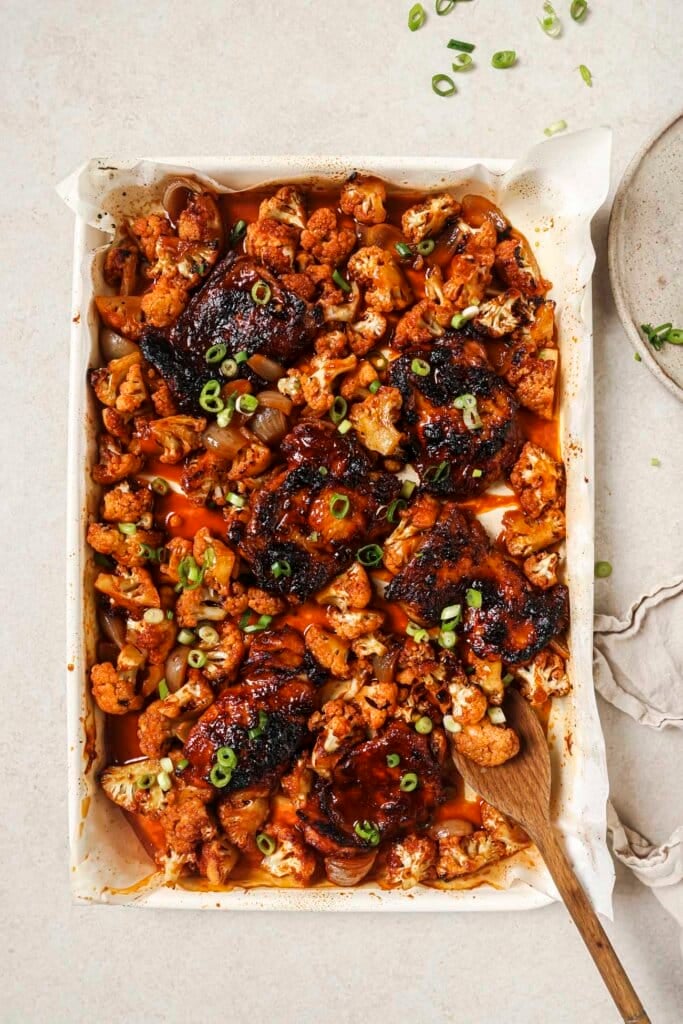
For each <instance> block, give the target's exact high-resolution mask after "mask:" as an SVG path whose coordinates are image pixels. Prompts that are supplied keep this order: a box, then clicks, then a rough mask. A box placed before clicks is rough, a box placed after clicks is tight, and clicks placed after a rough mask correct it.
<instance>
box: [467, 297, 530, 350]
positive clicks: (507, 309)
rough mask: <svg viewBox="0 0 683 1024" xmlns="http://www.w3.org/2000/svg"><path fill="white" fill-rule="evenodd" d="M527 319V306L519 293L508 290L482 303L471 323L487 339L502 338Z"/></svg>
mask: <svg viewBox="0 0 683 1024" xmlns="http://www.w3.org/2000/svg"><path fill="white" fill-rule="evenodd" d="M528 318H529V304H528V303H527V302H526V300H525V299H523V298H522V294H521V292H518V291H516V290H515V289H510V290H509V291H506V292H502V293H501V294H500V295H494V296H493V298H492V299H489V300H488V302H483V303H482V304H481V305H480V306H479V312H478V313H477V315H476V316H475V318H474V321H473V323H474V325H475V327H477V328H478V329H479V330H481V331H483V332H484V333H485V334H487V335H488V336H489V338H504V337H505V335H506V334H512V332H513V331H514V330H516V329H517V327H519V326H520V324H522V323H525V322H526V321H527V320H528Z"/></svg>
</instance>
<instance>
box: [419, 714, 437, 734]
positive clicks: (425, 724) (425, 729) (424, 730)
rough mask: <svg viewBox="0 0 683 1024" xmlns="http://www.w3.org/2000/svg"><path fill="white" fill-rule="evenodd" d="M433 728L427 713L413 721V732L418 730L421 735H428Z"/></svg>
mask: <svg viewBox="0 0 683 1024" xmlns="http://www.w3.org/2000/svg"><path fill="white" fill-rule="evenodd" d="M433 728H434V723H433V722H432V720H431V718H430V717H429V715H422V716H421V717H420V718H418V720H417V722H416V723H415V732H419V733H420V735H421V736H428V735H429V733H430V732H431V731H432V729H433Z"/></svg>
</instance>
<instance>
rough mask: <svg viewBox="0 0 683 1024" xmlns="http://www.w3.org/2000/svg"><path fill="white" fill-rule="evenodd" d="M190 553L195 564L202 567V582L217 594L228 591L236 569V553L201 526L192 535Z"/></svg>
mask: <svg viewBox="0 0 683 1024" xmlns="http://www.w3.org/2000/svg"><path fill="white" fill-rule="evenodd" d="M192 554H193V555H194V558H195V561H196V562H197V564H198V565H201V566H203V568H204V577H203V578H204V583H205V584H206V585H207V586H208V587H211V588H212V589H213V590H217V591H218V593H219V594H227V593H229V591H230V584H231V582H232V578H233V576H236V575H237V569H238V561H237V555H236V554H235V552H234V551H233V550H232V548H230V547H228V545H227V544H224V543H223V541H222V540H218V538H217V537H212V536H211V532H210V531H209V530H208V529H207V527H206V526H202V527H201V528H200V529H199V530H197V532H196V533H195V535H194V542H193V545H192Z"/></svg>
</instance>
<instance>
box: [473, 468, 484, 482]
mask: <svg viewBox="0 0 683 1024" xmlns="http://www.w3.org/2000/svg"><path fill="white" fill-rule="evenodd" d="M483 475H484V471H483V469H473V470H472V476H473V477H474V479H475V480H478V479H479V477H480V476H483Z"/></svg>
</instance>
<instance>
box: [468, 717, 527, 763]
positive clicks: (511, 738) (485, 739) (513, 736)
mask: <svg viewBox="0 0 683 1024" xmlns="http://www.w3.org/2000/svg"><path fill="white" fill-rule="evenodd" d="M453 742H454V744H455V746H456V749H457V750H458V751H459V752H460V753H461V754H463V755H464V756H465V757H469V759H470V760H471V761H474V762H475V764H479V765H482V767H484V768H493V767H494V766H495V765H497V764H503V763H504V762H505V761H509V760H510V758H511V757H514V756H515V754H517V753H518V751H519V737H518V736H517V733H516V732H515V731H514V730H513V729H510V728H508V727H507V726H502V725H494V724H493V723H492V722H490V721H489V719H488V718H482V720H481V721H480V722H477V723H476V724H474V725H465V726H464V728H463V729H462V732H458V733H456V734H455V735H454V737H453Z"/></svg>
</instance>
